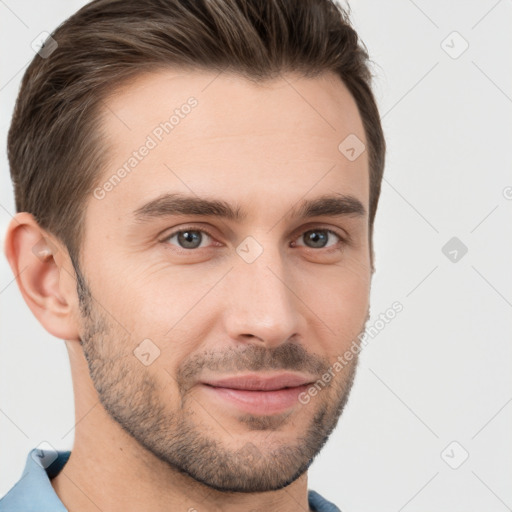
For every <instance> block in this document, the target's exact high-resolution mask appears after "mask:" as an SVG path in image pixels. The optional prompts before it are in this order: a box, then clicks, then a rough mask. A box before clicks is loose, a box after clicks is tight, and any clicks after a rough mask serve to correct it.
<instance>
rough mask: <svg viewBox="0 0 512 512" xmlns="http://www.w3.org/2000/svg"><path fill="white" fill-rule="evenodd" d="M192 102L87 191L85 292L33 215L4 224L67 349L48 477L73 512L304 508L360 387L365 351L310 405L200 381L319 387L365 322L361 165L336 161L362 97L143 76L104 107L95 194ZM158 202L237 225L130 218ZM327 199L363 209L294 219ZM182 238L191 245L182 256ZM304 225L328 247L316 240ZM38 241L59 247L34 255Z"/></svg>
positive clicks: (29, 289) (203, 78)
mask: <svg viewBox="0 0 512 512" xmlns="http://www.w3.org/2000/svg"><path fill="white" fill-rule="evenodd" d="M192 96H193V97H194V98H195V99H197V106H195V107H194V108H193V109H192V110H191V111H190V113H189V114H187V115H186V116H183V118H180V121H179V123H178V124H177V125H176V126H175V127H174V129H173V130H172V132H170V133H169V134H165V135H164V136H163V138H162V140H161V141H159V142H158V144H157V145H156V147H154V148H153V149H151V151H150V152H149V153H148V154H147V156H145V157H144V158H143V159H141V161H140V162H138V163H137V166H136V167H135V168H134V169H133V170H132V172H130V173H129V174H128V175H126V176H125V177H124V178H123V179H122V180H121V181H120V182H119V183H117V184H116V186H115V187H113V188H112V189H111V190H109V191H108V193H106V194H105V195H104V197H102V198H101V199H98V198H97V197H94V196H93V195H91V197H90V198H89V200H88V203H87V205H86V229H85V238H84V240H83V246H82V252H81V257H80V269H81V272H82V274H83V275H82V276H81V277H82V278H83V282H82V288H81V289H80V297H79V294H78V293H77V283H76V275H75V272H74V269H73V266H72V264H71V261H70V258H69V255H68V253H67V251H66V249H65V247H64V246H63V245H62V244H61V243H60V242H59V241H58V240H57V239H55V238H54V237H52V236H51V235H50V234H49V233H47V232H45V231H43V230H41V228H40V227H39V226H38V224H37V222H36V221H35V220H34V218H33V217H32V216H31V215H30V214H28V213H19V214H17V215H16V217H15V218H14V219H13V221H12V222H11V224H10V226H9V229H8V233H7V238H6V246H5V251H6V255H7V257H8V260H9V262H10V264H11V267H12V269H13V271H14V273H15V275H16V276H17V278H16V279H17V282H18V286H19V287H20V290H21V292H22V294H23V296H24V298H25V300H26V302H27V304H28V305H29V307H30V309H31V310H32V312H33V313H34V315H35V316H36V317H37V318H38V320H39V321H40V322H41V324H42V325H43V326H44V327H45V329H46V330H47V331H48V332H50V333H51V334H53V335H54V336H56V337H58V338H61V339H64V340H66V346H67V348H68V352H69V356H70V363H71V370H72V376H73V386H74V394H75V414H76V427H75V443H74V447H73V450H72V454H71V457H70V459H69V462H68V463H67V465H66V466H65V467H64V469H63V471H62V472H61V473H60V474H59V475H58V476H57V477H56V478H55V479H53V480H52V485H53V487H54V489H55V491H56V492H57V494H58V495H59V497H60V499H61V500H62V501H63V503H64V504H65V506H66V507H67V508H68V509H69V510H70V511H71V512H74V511H78V510H80V511H85V512H88V511H93V510H94V511H96V510H98V509H101V510H109V511H113V512H116V511H121V510H122V511H135V510H137V511H140V510H151V511H164V510H183V511H187V510H189V511H190V510H193V509H194V508H195V509H197V510H198V511H221V510H222V511H228V512H231V511H238V512H239V511H241V510H243V511H253V510H279V511H282V512H287V511H290V512H291V511H297V510H309V507H308V504H307V468H308V466H309V465H310V463H311V462H312V459H313V458H314V456H315V455H316V454H317V453H318V452H319V450H320V449H321V447H322V445H323V444H324V443H325V441H326V440H327V438H328V436H329V434H330V433H331V432H332V430H333V429H334V427H335V426H336V423H337V421H338V418H339V416H340V415H341V412H342V410H343V407H344V405H345V403H346V401H347V399H348V396H349V392H350V389H351V386H352V383H353V380H354V376H355V373H356V368H357V361H358V358H357V356H354V358H353V359H352V360H351V361H350V364H348V365H347V366H345V367H344V368H343V369H342V370H341V371H338V372H334V378H333V379H332V380H331V381H330V382H329V384H328V385H327V386H325V388H323V389H322V390H321V391H319V392H318V393H317V395H316V396H314V397H311V400H310V401H309V402H308V403H307V404H303V403H300V402H299V401H297V402H295V403H294V404H293V405H292V406H291V407H288V408H287V409H286V410H285V411H284V412H279V413H272V414H270V413H269V414H252V413H248V412H246V411H242V410H240V409H239V408H238V407H237V406H235V405H233V404H232V403H229V402H227V401H226V400H224V399H222V398H219V397H217V396H212V394H211V393H210V392H209V391H208V390H206V389H205V387H204V385H203V384H201V381H202V380H204V379H206V378H218V377H223V376H228V375H229V376H233V375H241V374H247V373H253V374H254V373H257V374H259V375H264V376H269V375H275V374H277V373H279V372H282V371H289V372H294V373H297V374H300V375H303V376H307V377H308V378H309V380H310V381H312V382H314V381H316V380H318V379H320V378H321V377H322V375H323V374H324V373H325V372H326V371H327V370H328V369H329V368H330V367H332V365H333V364H334V362H335V361H336V360H337V357H338V356H340V355H342V354H343V353H344V352H345V351H346V350H347V349H348V348H349V347H350V345H351V343H352V342H353V340H355V339H356V338H357V335H358V334H359V333H360V332H361V331H362V330H363V329H364V326H365V323H366V321H367V318H368V311H369V295H370V285H371V275H372V270H371V264H370V249H369V241H368V214H367V212H368V201H369V175H368V159H367V154H366V153H363V154H362V155H361V156H360V157H359V158H357V159H356V160H354V161H350V160H349V159H347V158H346V157H345V156H344V155H343V154H342V153H341V152H340V151H339V150H338V145H339V144H340V142H341V141H343V140H344V139H345V138H346V137H347V136H348V135H350V134H356V135H357V137H358V138H359V139H361V140H362V141H363V142H364V143H366V140H365V136H364V130H363V126H362V122H361V119H360V116H359V113H358V110H357V106H356V104H355V101H354V100H353V98H352V97H351V95H350V94H349V92H348V90H347V89H346V88H345V86H344V85H343V84H342V82H341V80H340V79H339V78H338V77H336V76H335V75H332V74H324V75H321V76H318V77H315V78H304V77H300V76H298V75H292V74H285V75H282V76H281V77H280V78H278V79H275V80H273V81H271V82H266V83H264V84H259V85H255V84H253V83H250V82H249V81H247V80H245V79H243V78H240V77H237V76H235V75H232V74H227V73H222V74H220V75H218V76H217V75H216V74H212V73H208V72H204V71H197V72H188V71H187V72H186V73H184V72H181V73H180V72H179V71H176V70H162V71H159V72H155V73H152V74H147V75H143V76H139V77H138V78H137V79H136V80H135V81H133V82H131V83H129V84H127V85H126V86H124V87H123V88H121V89H119V90H118V91H116V92H115V93H114V94H113V95H112V96H111V97H110V98H108V100H107V101H106V102H105V103H106V106H105V109H104V115H103V124H102V127H103V130H104V133H105V140H106V142H108V151H109V164H108V166H107V167H108V168H107V169H105V170H103V178H102V180H101V182H100V186H101V184H103V183H104V182H105V180H107V179H108V178H109V177H110V176H112V174H114V173H115V172H116V170H117V169H119V168H120V167H121V166H122V165H123V163H125V162H126V161H127V159H128V158H129V157H130V156H131V155H132V153H133V151H134V150H137V149H138V148H140V146H141V145H142V144H144V142H145V141H146V140H147V136H148V135H150V134H151V133H153V130H154V129H155V127H156V126H158V125H159V123H161V122H164V121H166V120H168V118H169V116H170V114H171V113H172V112H173V110H174V109H176V108H179V107H180V105H183V104H184V103H186V101H187V98H190V97H192ZM164 192H169V193H180V194H184V195H185V194H186V195H188V196H192V197H203V198H209V199H212V198H215V199H220V200H223V201H225V202H227V203H229V204H231V205H233V207H234V208H236V207H237V206H238V207H240V209H241V210H243V211H244V212H245V213H246V216H245V218H244V219H243V220H240V221H236V220H232V219H225V218H220V217H218V216H216V215H210V216H204V215H190V214H186V215H184V214H180V215H168V216H165V217H159V218H154V219H151V220H150V221H146V222H135V220H134V216H133V212H134V211H135V210H136V209H137V208H139V207H141V206H142V205H143V204H144V203H146V202H148V201H150V200H152V199H154V198H155V197H157V196H159V195H160V194H162V193H164ZM326 194H330V195H333V194H342V195H351V196H353V197H355V198H357V199H358V200H359V201H360V202H361V203H362V204H363V205H364V208H365V209H366V213H365V214H364V215H343V216H334V215H321V216H315V217H311V218H307V219H301V218H299V217H298V216H297V215H296V214H295V209H296V208H297V206H298V205H299V204H300V202H301V201H303V200H309V199H315V198H317V197H320V196H322V195H326ZM185 228H188V230H189V232H191V231H193V233H194V236H195V240H196V241H197V239H198V238H199V240H200V246H199V247H198V248H183V246H181V248H180V243H183V242H187V240H185V239H184V238H183V237H182V236H181V237H180V236H178V235H177V234H175V233H176V231H177V230H179V229H185ZM203 229H205V230H207V233H204V232H203V233H202V234H198V232H197V230H203ZM326 229H330V230H333V231H334V232H335V233H338V234H339V235H340V237H344V238H345V242H343V241H341V238H338V237H337V236H336V235H334V234H330V235H329V234H328V233H327V232H326V231H325V230H326ZM185 230H186V229H185ZM311 230H313V231H314V233H317V234H318V235H320V239H321V240H326V244H325V245H326V246H325V247H322V246H321V245H322V244H319V245H313V243H312V242H311V241H309V243H308V238H307V236H306V233H308V232H310V231H311ZM173 234H175V236H171V235H173ZM189 235H190V233H189ZM41 237H43V242H40V239H41ZM247 237H252V238H251V239H250V243H251V244H253V245H251V246H250V247H251V248H250V252H251V251H252V252H251V254H254V251H255V250H259V249H257V247H258V246H259V247H260V248H261V251H262V252H261V254H259V256H258V257H257V258H256V259H255V260H254V261H252V262H251V263H248V262H247V261H246V260H244V258H243V257H242V256H241V254H243V253H242V252H237V248H240V247H242V248H243V247H249V246H246V245H243V243H246V242H247ZM192 239H194V237H192ZM253 240H255V241H256V242H257V245H254V241H253ZM316 240H317V243H318V238H317V239H316ZM188 241H190V239H188ZM38 242H39V244H38V247H39V248H41V247H47V248H48V250H49V252H51V254H48V255H47V257H45V258H37V257H36V256H35V255H34V254H33V252H32V248H33V247H34V246H35V245H36V244H37V243H38ZM241 244H242V245H241ZM198 245H199V244H198ZM255 247H256V249H255ZM23 268H25V270H24V271H23V272H22V273H20V271H21V270H22V269H23ZM143 340H151V341H150V342H149V344H148V341H146V342H145V343H146V345H142V346H143V347H145V349H144V350H142V352H144V351H145V352H146V353H147V352H148V351H149V353H150V355H151V357H153V356H154V355H155V354H158V357H156V358H155V359H154V360H153V361H152V362H151V364H148V365H146V364H143V362H142V361H141V360H140V359H139V358H138V357H137V356H136V355H135V354H134V351H136V352H137V350H138V352H137V353H139V354H140V353H141V349H140V348H139V349H138V347H140V346H141V342H142V341H143ZM148 347H149V348H148ZM145 357H146V358H147V356H145Z"/></svg>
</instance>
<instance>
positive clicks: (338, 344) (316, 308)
mask: <svg viewBox="0 0 512 512" xmlns="http://www.w3.org/2000/svg"><path fill="white" fill-rule="evenodd" d="M370 282H371V274H370V273H369V271H368V269H367V268H366V267H364V265H359V264H357V265H346V266H337V267H333V268H330V269H329V271H328V272H323V273H316V274H315V275H313V274H309V275H308V277H307V278H305V279H303V280H302V284H301V292H300V293H299V294H298V295H299V297H304V299H303V300H304V302H305V303H306V304H307V305H308V307H309V308H311V310H312V311H313V313H314V314H313V316H312V317H311V320H312V322H313V323H314V325H318V328H319V329H321V328H323V332H325V333H326V336H325V338H324V344H329V346H330V348H331V349H330V350H329V352H331V351H332V349H334V351H335V352H336V353H338V352H339V351H340V350H341V349H342V347H344V346H345V345H350V343H351V342H352V341H353V340H354V339H356V338H357V335H358V334H359V333H360V332H361V330H363V328H364V323H365V321H366V317H367V314H368V307H369V297H370ZM325 348H326V349H327V347H325Z"/></svg>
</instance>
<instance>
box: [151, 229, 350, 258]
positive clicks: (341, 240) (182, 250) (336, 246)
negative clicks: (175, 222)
mask: <svg viewBox="0 0 512 512" xmlns="http://www.w3.org/2000/svg"><path fill="white" fill-rule="evenodd" d="M315 230H318V231H325V232H326V233H329V234H332V235H334V236H336V237H337V238H338V239H339V242H338V243H337V244H334V245H332V246H330V247H320V248H318V249H315V248H314V247H308V246H301V247H306V249H311V250H313V251H315V250H316V251H321V250H324V251H326V252H332V251H340V250H342V248H343V247H340V245H341V246H344V245H346V244H347V243H349V241H350V240H349V237H348V236H342V235H340V234H339V233H338V232H337V231H334V230H332V229H329V228H323V227H312V228H308V229H306V230H305V231H303V232H302V233H300V234H299V236H298V237H301V236H303V235H304V234H306V233H308V232H309V231H315ZM187 231H197V232H199V233H203V234H206V235H208V236H209V237H210V238H212V239H215V236H214V235H213V234H212V233H211V232H210V231H209V230H207V229H205V228H196V227H194V226H188V227H185V228H181V229H179V230H177V231H173V232H172V233H169V234H168V235H167V236H166V237H165V238H163V239H162V240H161V242H162V243H164V244H165V245H173V247H174V249H173V250H176V251H178V252H180V253H188V254H190V253H192V252H193V251H198V250H199V249H207V247H196V248H193V249H185V248H183V247H179V246H177V245H174V244H168V241H169V240H170V239H171V238H173V237H174V236H176V235H179V234H180V233H185V232H187Z"/></svg>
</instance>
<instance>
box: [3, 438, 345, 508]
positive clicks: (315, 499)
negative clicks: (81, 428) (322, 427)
mask: <svg viewBox="0 0 512 512" xmlns="http://www.w3.org/2000/svg"><path fill="white" fill-rule="evenodd" d="M43 455H44V454H43V452H42V450H39V449H37V448H34V449H33V450H31V451H30V453H29V454H28V456H27V462H26V464H25V469H24V470H23V474H22V475H21V478H20V479H19V480H18V482H17V483H16V484H15V485H14V487H13V488H12V489H11V490H10V491H9V492H8V493H7V494H6V495H5V496H4V497H3V498H2V499H0V512H43V511H44V512H67V509H66V507H65V506H64V505H63V503H62V501H60V499H59V497H58V496H57V493H56V492H55V491H54V490H53V487H52V484H51V483H50V479H51V478H54V477H55V476H57V475H58V474H59V471H60V470H61V469H62V468H63V467H64V465H65V464H66V462H67V461H68V459H69V456H70V455H71V452H70V451H62V452H60V451H57V452H53V455H52V457H51V459H48V457H46V462H47V463H45V457H44V456H43ZM308 499H309V506H310V508H311V510H314V511H315V512H341V511H340V509H339V508H338V507H337V506H336V505H333V504H332V503H330V502H329V501H327V500H325V499H324V498H322V496H320V494H318V493H317V492H315V491H308Z"/></svg>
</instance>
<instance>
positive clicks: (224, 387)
mask: <svg viewBox="0 0 512 512" xmlns="http://www.w3.org/2000/svg"><path fill="white" fill-rule="evenodd" d="M313 382H314V379H313V378H311V376H304V375H298V374H291V373H281V374H277V375H267V376H262V375H258V374H250V375H239V376H234V377H225V378H220V379H207V380H203V381H202V382H201V387H202V389H203V391H205V392H206V393H208V394H209V396H210V398H212V399H214V400H216V401H218V402H220V403H221V404H222V405H223V406H224V407H225V406H228V407H235V408H237V409H239V410H242V411H244V412H248V413H250V414H258V415H269V414H279V413H282V412H285V411H286V410H288V409H290V408H292V407H294V406H296V405H298V404H299V403H300V402H299V395H300V394H301V393H303V392H304V391H305V390H306V389H307V388H308V387H309V386H310V385H311V384H312V383H313Z"/></svg>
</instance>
